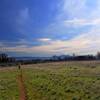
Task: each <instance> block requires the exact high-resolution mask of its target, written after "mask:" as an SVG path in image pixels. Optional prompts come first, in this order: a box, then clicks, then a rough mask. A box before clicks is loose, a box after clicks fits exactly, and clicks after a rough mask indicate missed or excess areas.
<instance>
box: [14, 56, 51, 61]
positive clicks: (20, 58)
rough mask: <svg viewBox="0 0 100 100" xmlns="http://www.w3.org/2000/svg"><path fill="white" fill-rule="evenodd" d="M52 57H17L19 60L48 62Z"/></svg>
mask: <svg viewBox="0 0 100 100" xmlns="http://www.w3.org/2000/svg"><path fill="white" fill-rule="evenodd" d="M50 58H51V57H15V59H16V60H17V61H18V60H48V59H50Z"/></svg>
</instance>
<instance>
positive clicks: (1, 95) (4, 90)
mask: <svg viewBox="0 0 100 100" xmlns="http://www.w3.org/2000/svg"><path fill="white" fill-rule="evenodd" d="M17 74H18V72H17V71H16V70H1V71H0V100H18V99H19V90H18V85H17V82H16V77H17Z"/></svg>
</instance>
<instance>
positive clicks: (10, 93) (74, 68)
mask: <svg viewBox="0 0 100 100" xmlns="http://www.w3.org/2000/svg"><path fill="white" fill-rule="evenodd" d="M18 73H19V72H18V71H17V70H15V69H14V70H6V71H5V70H4V71H2V70H1V71H0V80H1V81H0V100H18V96H19V92H18V86H17V82H16V76H17V75H18ZM22 73H23V77H24V83H25V87H26V91H27V97H28V100H100V62H93V61H92V62H67V63H65V62H62V63H45V64H36V65H35V64H34V65H27V66H23V68H22Z"/></svg>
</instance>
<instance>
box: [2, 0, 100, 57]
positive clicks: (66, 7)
mask: <svg viewBox="0 0 100 100" xmlns="http://www.w3.org/2000/svg"><path fill="white" fill-rule="evenodd" d="M99 50H100V0H0V52H7V53H8V54H9V55H11V56H52V55H54V54H56V55H61V54H72V53H76V54H95V53H96V52H97V51H99Z"/></svg>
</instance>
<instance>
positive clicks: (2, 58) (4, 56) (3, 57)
mask: <svg viewBox="0 0 100 100" xmlns="http://www.w3.org/2000/svg"><path fill="white" fill-rule="evenodd" d="M7 61H8V55H7V54H0V62H7Z"/></svg>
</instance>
